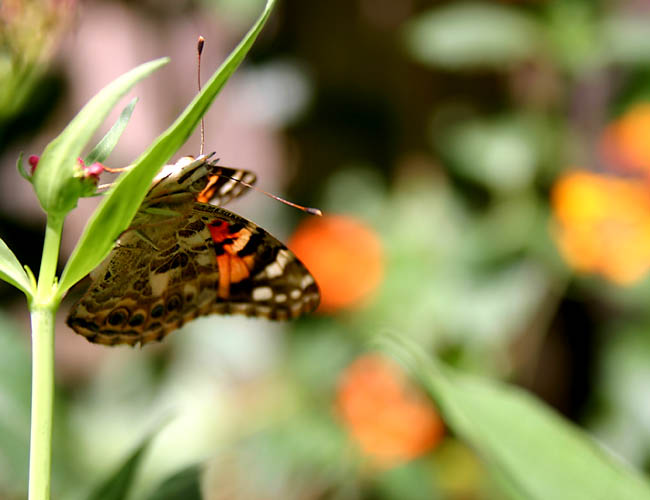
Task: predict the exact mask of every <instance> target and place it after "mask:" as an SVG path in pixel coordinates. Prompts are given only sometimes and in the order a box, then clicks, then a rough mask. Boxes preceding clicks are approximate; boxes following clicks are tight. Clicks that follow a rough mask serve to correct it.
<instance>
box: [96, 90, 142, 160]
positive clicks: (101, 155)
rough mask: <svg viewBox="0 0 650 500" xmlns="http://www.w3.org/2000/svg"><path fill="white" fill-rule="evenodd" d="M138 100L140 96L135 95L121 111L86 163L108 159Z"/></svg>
mask: <svg viewBox="0 0 650 500" xmlns="http://www.w3.org/2000/svg"><path fill="white" fill-rule="evenodd" d="M137 102H138V98H137V97H134V98H133V99H131V102H129V104H127V105H126V107H125V108H124V109H123V110H122V112H121V113H120V116H119V118H118V119H117V121H116V122H115V124H113V126H112V127H111V129H110V130H109V131H108V133H107V134H106V135H105V136H104V137H102V140H101V141H99V142H98V143H97V146H95V147H94V148H93V150H92V151H91V152H90V153H88V156H86V158H85V159H84V162H85V163H86V165H92V164H93V163H95V162H96V161H98V162H99V163H102V162H103V161H104V160H106V158H108V155H110V154H111V152H112V151H113V149H115V146H116V145H117V141H119V139H120V137H121V136H122V133H123V132H124V129H125V128H126V126H127V124H128V123H129V120H130V119H131V114H132V113H133V109H134V108H135V104H136V103H137Z"/></svg>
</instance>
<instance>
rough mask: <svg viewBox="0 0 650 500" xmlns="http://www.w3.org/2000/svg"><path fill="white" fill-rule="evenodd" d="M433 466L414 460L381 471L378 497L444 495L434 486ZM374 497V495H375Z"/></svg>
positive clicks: (423, 499) (422, 499)
mask: <svg viewBox="0 0 650 500" xmlns="http://www.w3.org/2000/svg"><path fill="white" fill-rule="evenodd" d="M434 482H435V480H434V479H433V474H432V467H431V465H430V464H427V463H426V462H423V461H413V462H409V463H408V464H406V465H402V466H401V467H393V468H390V469H388V470H385V471H380V473H379V474H378V475H377V478H376V479H375V485H376V486H375V488H376V498H378V499H381V500H396V499H399V500H437V499H442V498H443V496H442V494H441V492H440V491H438V490H437V489H436V488H435V486H434ZM373 498H374V496H373Z"/></svg>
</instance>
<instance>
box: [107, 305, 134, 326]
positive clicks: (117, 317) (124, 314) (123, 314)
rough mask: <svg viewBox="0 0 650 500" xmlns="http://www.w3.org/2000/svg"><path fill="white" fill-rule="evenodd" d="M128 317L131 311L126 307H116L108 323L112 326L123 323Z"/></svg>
mask: <svg viewBox="0 0 650 500" xmlns="http://www.w3.org/2000/svg"><path fill="white" fill-rule="evenodd" d="M128 317H129V311H128V310H127V309H126V308H124V307H120V308H119V309H115V310H114V311H112V312H111V313H110V314H109V315H108V324H109V325H111V326H118V325H121V324H122V323H124V322H125V321H126V319H127V318H128Z"/></svg>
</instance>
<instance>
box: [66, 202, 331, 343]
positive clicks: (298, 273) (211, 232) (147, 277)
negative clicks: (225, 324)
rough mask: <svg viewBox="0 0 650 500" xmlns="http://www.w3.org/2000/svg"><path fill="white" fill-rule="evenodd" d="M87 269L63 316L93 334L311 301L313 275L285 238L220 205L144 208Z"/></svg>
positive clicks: (312, 304) (288, 313)
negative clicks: (155, 211) (84, 287)
mask: <svg viewBox="0 0 650 500" xmlns="http://www.w3.org/2000/svg"><path fill="white" fill-rule="evenodd" d="M147 220H148V223H147V224H143V225H141V226H139V227H136V228H133V229H132V230H129V231H127V232H126V233H125V234H124V235H123V237H122V238H120V241H119V244H118V245H117V246H116V247H115V248H114V249H113V251H112V252H111V254H110V255H109V256H108V257H107V259H106V260H105V261H104V262H103V263H102V264H101V265H100V266H99V267H98V268H97V269H96V270H95V271H93V273H91V278H92V279H93V282H92V284H91V286H90V288H89V289H88V291H87V292H86V293H85V294H84V296H83V297H82V298H81V299H80V300H79V301H78V302H77V303H76V304H75V305H74V306H73V308H72V310H71V312H70V315H69V317H68V324H69V325H70V326H71V327H72V328H73V329H75V330H76V331H77V332H78V333H81V334H82V335H84V336H85V337H86V338H87V339H88V340H90V341H92V342H99V343H103V344H111V345H112V344H120V343H127V344H131V345H133V344H136V343H142V344H144V343H146V342H149V341H152V340H160V339H162V338H163V337H164V336H165V335H166V334H168V333H169V332H171V331H172V330H174V329H176V328H178V327H179V326H181V325H182V324H184V323H186V322H187V321H189V320H191V319H194V318H196V317H197V316H201V315H207V314H213V313H217V314H244V315H247V316H257V317H265V318H269V319H289V318H294V317H297V316H299V315H301V314H303V313H306V312H310V311H312V310H313V309H315V308H316V306H317V305H318V302H319V292H318V287H317V286H316V283H315V282H314V280H313V278H312V276H311V275H310V274H309V272H308V271H307V269H306V268H305V267H304V266H303V264H302V263H300V261H299V260H298V259H297V258H296V257H295V256H294V255H293V253H292V252H291V251H290V250H289V249H287V248H286V247H285V246H284V245H283V244H282V243H280V242H279V241H278V240H276V239H275V238H274V237H273V236H271V235H270V234H269V233H267V232H266V231H264V230H263V229H262V228H260V227H258V226H256V225H255V224H253V223H252V222H250V221H248V220H246V219H244V218H242V217H240V216H238V215H236V214H233V213H231V212H229V211H227V210H225V209H222V208H219V207H215V206H212V205H208V204H204V203H192V204H191V206H189V207H186V210H185V213H183V214H182V215H179V216H178V217H169V216H167V217H165V216H148V218H147Z"/></svg>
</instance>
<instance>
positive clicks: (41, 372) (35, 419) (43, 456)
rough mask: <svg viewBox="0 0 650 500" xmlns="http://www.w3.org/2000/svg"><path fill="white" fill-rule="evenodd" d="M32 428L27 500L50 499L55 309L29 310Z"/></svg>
mask: <svg viewBox="0 0 650 500" xmlns="http://www.w3.org/2000/svg"><path fill="white" fill-rule="evenodd" d="M31 315H32V428H31V440H30V446H29V500H49V498H50V477H51V470H52V410H53V401H54V309H40V308H34V309H32V313H31Z"/></svg>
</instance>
